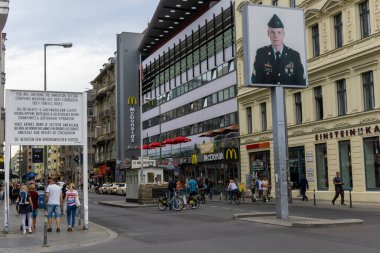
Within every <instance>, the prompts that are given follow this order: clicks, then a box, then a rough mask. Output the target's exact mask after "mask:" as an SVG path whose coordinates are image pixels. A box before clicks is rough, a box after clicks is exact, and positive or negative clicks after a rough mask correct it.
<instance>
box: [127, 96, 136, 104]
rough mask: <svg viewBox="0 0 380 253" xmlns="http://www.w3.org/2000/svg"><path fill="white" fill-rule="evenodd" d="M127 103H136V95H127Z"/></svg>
mask: <svg viewBox="0 0 380 253" xmlns="http://www.w3.org/2000/svg"><path fill="white" fill-rule="evenodd" d="M128 104H129V105H137V98H136V97H128Z"/></svg>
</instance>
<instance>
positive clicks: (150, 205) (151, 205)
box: [97, 201, 157, 208]
mask: <svg viewBox="0 0 380 253" xmlns="http://www.w3.org/2000/svg"><path fill="white" fill-rule="evenodd" d="M97 204H99V205H103V206H113V207H119V208H147V207H157V204H147V205H123V204H117V203H108V202H102V201H100V202H97Z"/></svg>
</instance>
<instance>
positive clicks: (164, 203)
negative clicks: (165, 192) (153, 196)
mask: <svg viewBox="0 0 380 253" xmlns="http://www.w3.org/2000/svg"><path fill="white" fill-rule="evenodd" d="M158 208H159V209H160V210H161V211H165V210H166V208H168V201H167V199H166V198H159V199H158Z"/></svg>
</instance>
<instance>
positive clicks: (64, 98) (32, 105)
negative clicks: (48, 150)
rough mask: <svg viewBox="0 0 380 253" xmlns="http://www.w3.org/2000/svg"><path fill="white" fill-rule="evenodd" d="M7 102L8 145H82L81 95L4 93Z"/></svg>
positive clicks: (82, 113) (9, 91)
mask: <svg viewBox="0 0 380 253" xmlns="http://www.w3.org/2000/svg"><path fill="white" fill-rule="evenodd" d="M6 98H7V100H6V128H5V129H6V137H7V142H8V144H10V145H81V144H83V131H84V130H85V129H83V127H84V124H82V122H83V120H84V118H83V117H84V116H85V110H83V107H84V103H83V93H75V92H47V91H26V90H7V91H6Z"/></svg>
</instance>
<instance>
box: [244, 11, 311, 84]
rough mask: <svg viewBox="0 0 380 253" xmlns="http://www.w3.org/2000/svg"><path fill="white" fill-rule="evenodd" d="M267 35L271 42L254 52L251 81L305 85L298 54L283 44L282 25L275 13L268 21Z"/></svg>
mask: <svg viewBox="0 0 380 253" xmlns="http://www.w3.org/2000/svg"><path fill="white" fill-rule="evenodd" d="M268 37H269V39H270V41H271V43H272V44H271V45H269V46H265V47H262V48H259V49H258V50H257V52H256V57H255V62H254V64H253V67H254V70H253V73H252V77H251V79H252V80H251V81H252V83H258V84H285V85H305V76H304V68H303V66H302V62H301V58H300V54H299V53H298V52H297V51H295V50H293V49H291V48H289V47H287V46H286V45H284V42H283V40H284V37H285V30H284V25H283V24H282V22H281V20H280V18H279V17H278V16H277V15H276V14H274V15H273V17H272V18H271V19H270V20H269V22H268Z"/></svg>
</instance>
